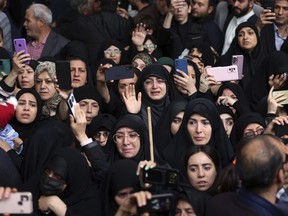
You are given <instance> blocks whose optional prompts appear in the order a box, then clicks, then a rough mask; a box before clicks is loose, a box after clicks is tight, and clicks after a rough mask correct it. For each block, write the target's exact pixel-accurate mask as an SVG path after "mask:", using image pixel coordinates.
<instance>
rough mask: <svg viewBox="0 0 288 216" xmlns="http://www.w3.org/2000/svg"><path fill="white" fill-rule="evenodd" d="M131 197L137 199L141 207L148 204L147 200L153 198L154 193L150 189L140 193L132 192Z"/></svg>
mask: <svg viewBox="0 0 288 216" xmlns="http://www.w3.org/2000/svg"><path fill="white" fill-rule="evenodd" d="M131 197H133V198H135V199H136V201H137V205H138V206H139V207H142V206H145V205H147V200H150V199H151V198H152V195H151V193H150V192H148V191H140V192H138V193H134V194H132V196H131Z"/></svg>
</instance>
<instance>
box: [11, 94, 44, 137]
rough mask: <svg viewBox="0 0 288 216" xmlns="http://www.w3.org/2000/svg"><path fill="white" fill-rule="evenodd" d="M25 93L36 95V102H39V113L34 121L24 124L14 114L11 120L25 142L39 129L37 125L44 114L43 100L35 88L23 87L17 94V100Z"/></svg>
mask: <svg viewBox="0 0 288 216" xmlns="http://www.w3.org/2000/svg"><path fill="white" fill-rule="evenodd" d="M25 93H30V94H32V95H33V96H34V97H35V99H36V102H37V115H36V117H35V119H34V121H33V122H31V123H29V124H23V123H21V122H19V121H18V120H17V119H16V116H14V118H13V119H12V120H11V122H10V124H11V126H12V127H13V129H14V130H15V131H17V132H18V133H19V137H20V138H21V139H22V140H23V141H24V142H25V140H26V139H29V138H30V136H31V135H32V134H33V133H34V132H35V130H36V129H37V125H38V123H39V121H40V118H41V115H42V100H41V98H40V96H39V94H38V93H37V92H36V91H35V90H34V89H33V88H26V89H21V90H20V91H19V92H18V93H17V95H16V98H17V100H18V99H19V98H20V96H21V95H23V94H25Z"/></svg>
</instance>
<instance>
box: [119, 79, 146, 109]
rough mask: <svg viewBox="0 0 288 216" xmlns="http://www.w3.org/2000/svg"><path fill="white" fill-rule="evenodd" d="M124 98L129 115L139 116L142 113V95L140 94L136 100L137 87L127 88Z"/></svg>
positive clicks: (130, 86) (123, 94)
mask: <svg viewBox="0 0 288 216" xmlns="http://www.w3.org/2000/svg"><path fill="white" fill-rule="evenodd" d="M122 98H123V101H124V103H125V106H126V109H127V111H128V112H129V113H133V114H137V113H139V112H140V110H141V103H142V102H141V98H142V94H141V92H139V93H138V95H137V98H136V91H135V85H132V84H130V85H129V86H126V87H125V92H123V93H122Z"/></svg>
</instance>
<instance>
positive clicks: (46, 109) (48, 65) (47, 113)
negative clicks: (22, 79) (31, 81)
mask: <svg viewBox="0 0 288 216" xmlns="http://www.w3.org/2000/svg"><path fill="white" fill-rule="evenodd" d="M55 79H56V69H55V63H54V62H49V61H45V62H42V63H40V64H39V65H38V66H37V67H36V70H35V89H36V91H37V92H38V94H39V95H40V97H41V100H42V101H43V102H44V105H43V108H42V115H43V117H46V118H48V117H51V116H56V114H57V107H58V104H59V102H60V100H61V98H60V96H59V95H58V93H57V91H56V80H55Z"/></svg>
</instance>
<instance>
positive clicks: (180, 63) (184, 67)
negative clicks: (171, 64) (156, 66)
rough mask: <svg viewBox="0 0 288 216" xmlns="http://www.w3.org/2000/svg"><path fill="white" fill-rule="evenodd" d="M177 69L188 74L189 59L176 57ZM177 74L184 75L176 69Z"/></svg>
mask: <svg viewBox="0 0 288 216" xmlns="http://www.w3.org/2000/svg"><path fill="white" fill-rule="evenodd" d="M175 69H176V70H177V69H178V70H181V71H183V72H184V73H186V74H188V63H187V59H175ZM176 74H177V75H179V76H182V75H181V74H180V73H179V72H177V71H176Z"/></svg>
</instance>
